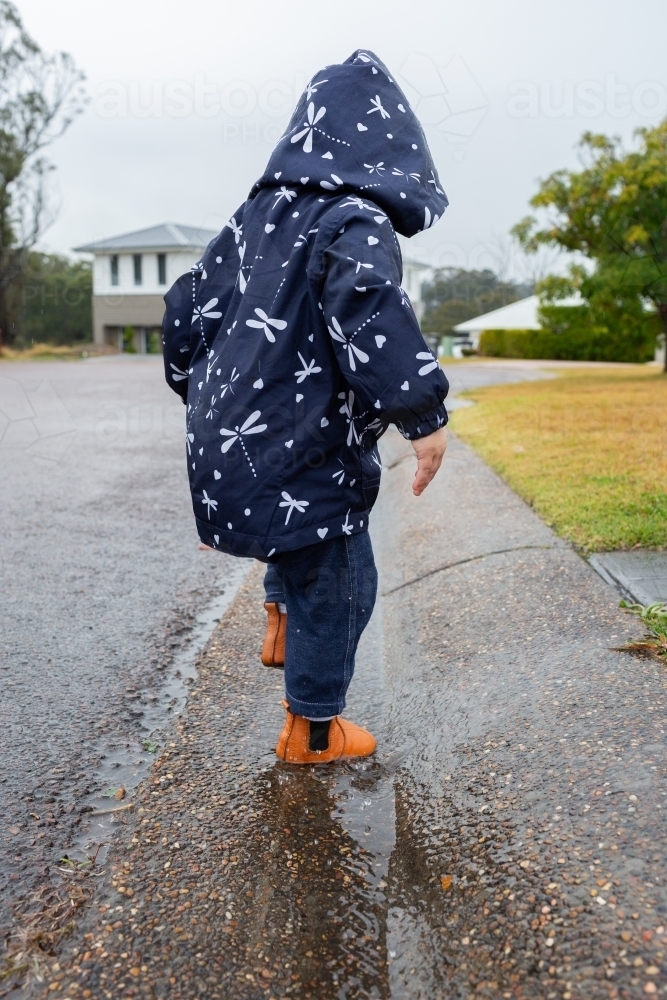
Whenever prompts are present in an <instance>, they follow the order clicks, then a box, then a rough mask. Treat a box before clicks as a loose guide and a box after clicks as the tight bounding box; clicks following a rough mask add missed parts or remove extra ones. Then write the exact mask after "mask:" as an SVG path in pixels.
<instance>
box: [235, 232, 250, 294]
mask: <svg viewBox="0 0 667 1000" xmlns="http://www.w3.org/2000/svg"><path fill="white" fill-rule="evenodd" d="M245 248H246V245H245V243H243V244H242V245H241V246H240V247H237V248H236V249H237V250H238V252H239V257H240V258H241V263H240V264H239V291H240V293H241V295H243V294H244V292H245V290H246V285H247V284H248V282H247V281H246V277H245V275H244V273H243V258H244V257H245Z"/></svg>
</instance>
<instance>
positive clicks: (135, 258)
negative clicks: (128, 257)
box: [132, 253, 142, 285]
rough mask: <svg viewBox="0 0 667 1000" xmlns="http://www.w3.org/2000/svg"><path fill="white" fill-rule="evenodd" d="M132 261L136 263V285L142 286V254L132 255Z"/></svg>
mask: <svg viewBox="0 0 667 1000" xmlns="http://www.w3.org/2000/svg"><path fill="white" fill-rule="evenodd" d="M132 260H133V262H134V283H135V285H141V284H142V281H141V254H140V253H135V254H133V255H132Z"/></svg>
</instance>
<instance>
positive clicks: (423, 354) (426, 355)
mask: <svg viewBox="0 0 667 1000" xmlns="http://www.w3.org/2000/svg"><path fill="white" fill-rule="evenodd" d="M415 357H416V358H417V360H418V361H426V362H427V364H425V365H422V367H421V368H420V369H419V371H418V372H417V374H418V375H428V373H429V372H432V371H434V370H435V369H436V368H438V367H439V362H438V361H437V360H436V358H434V357H433V355H432V354H431V352H430V351H420V352H419V354H416V355H415Z"/></svg>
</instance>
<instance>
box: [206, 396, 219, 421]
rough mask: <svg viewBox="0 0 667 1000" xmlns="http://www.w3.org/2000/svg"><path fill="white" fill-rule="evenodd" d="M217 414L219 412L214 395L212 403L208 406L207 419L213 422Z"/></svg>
mask: <svg viewBox="0 0 667 1000" xmlns="http://www.w3.org/2000/svg"><path fill="white" fill-rule="evenodd" d="M217 412H218V411H217V410H216V409H215V396H214V395H213V396H211V402H210V403H209V406H208V413H207V414H206V419H207V420H213V414H214V413H217Z"/></svg>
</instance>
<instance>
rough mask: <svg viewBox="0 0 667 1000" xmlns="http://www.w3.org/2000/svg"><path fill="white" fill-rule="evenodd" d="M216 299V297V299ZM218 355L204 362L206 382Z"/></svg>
mask: <svg viewBox="0 0 667 1000" xmlns="http://www.w3.org/2000/svg"><path fill="white" fill-rule="evenodd" d="M216 301H217V299H216ZM211 354H213V351H211ZM219 357H220V355H219V354H218V355H217V357H215V358H214V359H213V361H207V362H206V381H207V382H208V380H209V377H210V375H211V372H212V371H213V369H214V367H215V365H216V363H217V360H218V358H219Z"/></svg>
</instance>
